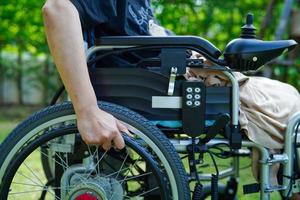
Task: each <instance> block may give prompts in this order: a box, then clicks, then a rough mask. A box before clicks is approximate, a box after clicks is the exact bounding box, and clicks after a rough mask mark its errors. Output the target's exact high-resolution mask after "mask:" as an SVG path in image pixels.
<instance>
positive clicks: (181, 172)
mask: <svg viewBox="0 0 300 200" xmlns="http://www.w3.org/2000/svg"><path fill="white" fill-rule="evenodd" d="M252 21H253V16H252V15H250V14H249V15H248V16H247V20H246V25H245V26H243V27H242V34H241V38H238V39H235V40H233V41H231V42H230V43H229V44H228V45H227V47H226V49H225V51H224V53H223V55H224V59H220V58H219V57H220V56H221V54H222V53H221V51H220V50H218V49H217V48H216V47H215V46H214V45H212V44H211V43H210V42H209V41H207V40H205V39H202V38H200V37H191V36H169V37H150V36H134V37H129V36H127V37H121V36H120V37H117V36H116V37H102V38H98V39H97V41H96V45H95V46H94V47H92V48H90V49H88V51H87V62H88V64H89V66H90V68H89V70H90V78H91V82H92V84H93V87H94V90H95V92H96V95H97V98H98V100H99V107H100V108H101V109H103V110H105V111H107V112H109V113H111V114H112V115H114V116H115V117H116V118H118V119H119V120H120V121H122V123H124V124H125V125H126V126H127V128H128V130H129V131H130V133H129V134H124V140H125V143H126V148H125V149H123V150H120V151H119V150H115V149H113V148H112V149H111V150H108V151H104V150H103V149H101V148H99V147H97V146H87V145H86V144H84V142H83V141H82V140H81V138H80V135H79V133H78V130H77V127H76V116H75V113H74V110H73V107H72V104H71V103H70V102H64V103H58V104H55V105H52V106H50V107H47V108H45V109H43V110H41V111H39V112H37V113H35V114H33V115H32V116H30V117H29V118H28V119H27V120H25V121H24V122H23V123H21V124H20V125H19V126H17V127H16V128H15V129H14V130H13V132H12V133H11V134H10V135H9V136H8V138H6V140H5V141H4V142H3V143H2V144H1V147H0V167H1V168H0V179H1V187H0V199H21V198H23V199H72V200H73V199H74V200H80V199H103V200H104V199H110V200H117V199H118V200H119V199H178V200H185V199H191V198H192V199H205V198H207V197H208V196H211V199H218V198H219V199H236V198H237V197H236V192H237V185H238V177H239V158H240V157H241V156H249V153H250V151H249V149H253V148H255V149H257V150H258V151H259V152H260V169H259V170H260V182H259V184H253V185H248V186H247V187H245V190H246V192H247V191H248V192H260V199H261V200H266V199H270V193H271V192H274V191H281V192H282V196H283V197H284V198H285V197H290V196H291V195H292V193H297V192H300V182H299V180H298V179H297V177H296V176H295V173H294V171H295V165H296V164H298V163H297V162H294V161H295V160H296V161H299V159H298V158H297V157H298V155H297V156H295V154H296V152H297V137H296V136H297V130H298V128H299V123H300V113H296V114H295V115H294V116H293V117H292V118H291V119H290V120H289V123H288V126H287V129H286V133H285V145H284V149H283V151H282V153H281V154H276V155H270V154H269V151H268V149H266V148H264V147H262V146H260V145H258V144H255V143H253V142H251V141H249V140H247V139H246V138H244V137H243V136H242V133H241V131H240V128H239V85H238V82H237V80H236V79H235V77H234V75H233V74H232V71H249V70H257V69H258V68H259V67H261V66H262V65H263V64H265V63H267V62H268V61H270V60H271V59H274V58H276V57H278V56H279V55H281V54H282V53H283V52H285V51H289V50H291V49H293V48H294V47H295V46H296V42H295V41H293V40H284V41H268V42H266V41H261V40H257V39H255V33H254V31H255V28H254V27H253V25H252ZM97 44H98V45H97ZM190 51H195V52H197V53H200V54H201V55H203V56H204V57H205V58H207V59H208V60H209V61H211V62H212V63H213V64H214V65H213V66H209V67H208V66H206V65H205V63H204V62H203V60H201V59H191V58H190V56H189V53H190ZM140 52H145V53H146V54H147V55H148V56H147V57H140V56H139V53H140ZM115 55H118V56H124V57H126V58H128V60H131V61H132V60H134V62H130V63H129V64H128V65H126V66H123V67H121V68H114V67H111V66H108V65H109V64H107V65H105V64H104V66H101V67H95V65H97V63H99V62H100V63H101V61H105V60H107V59H108V58H109V57H110V59H109V60H112V59H117V57H115ZM137 58H138V59H137ZM132 63H134V64H132ZM187 67H190V68H201V69H203V70H206V69H213V70H219V71H222V73H224V74H225V75H226V76H227V77H228V79H229V80H230V82H231V86H227V87H207V86H205V85H204V84H203V82H201V81H188V80H186V79H185V78H183V75H184V74H185V73H186V68H187ZM61 92H62V90H61V91H59V92H58V95H56V97H55V98H54V100H53V103H55V102H56V100H57V97H58V96H59V95H60V94H61ZM207 156H209V157H210V158H211V159H212V162H213V164H214V166H215V172H213V174H203V173H201V169H200V168H199V165H201V164H202V162H203V160H204V159H206V158H208V157H207ZM215 157H219V158H232V166H231V167H230V168H228V169H225V170H221V171H220V170H218V163H217V161H218V160H216V158H215ZM183 160H185V161H183ZM275 163H281V165H282V167H283V172H282V175H281V178H282V185H281V186H272V185H271V184H270V181H269V170H270V166H271V165H272V164H275ZM299 164H300V163H299ZM225 178H229V179H228V183H227V185H221V184H219V183H218V180H219V179H225ZM204 181H208V182H209V183H210V184H209V185H204V186H203V185H202V183H203V182H204Z"/></svg>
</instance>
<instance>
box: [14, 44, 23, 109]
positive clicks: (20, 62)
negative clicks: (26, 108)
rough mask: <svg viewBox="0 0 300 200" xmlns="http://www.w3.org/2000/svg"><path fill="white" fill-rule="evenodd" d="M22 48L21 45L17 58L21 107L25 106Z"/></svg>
mask: <svg viewBox="0 0 300 200" xmlns="http://www.w3.org/2000/svg"><path fill="white" fill-rule="evenodd" d="M22 54H23V52H22V47H21V45H20V46H19V48H18V58H17V76H16V81H17V90H18V102H19V104H20V105H24V101H23V86H22V79H23V58H22V56H23V55H22Z"/></svg>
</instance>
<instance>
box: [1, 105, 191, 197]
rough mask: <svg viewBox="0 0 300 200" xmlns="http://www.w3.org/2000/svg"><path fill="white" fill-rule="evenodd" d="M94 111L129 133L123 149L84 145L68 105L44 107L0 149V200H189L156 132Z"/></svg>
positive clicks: (119, 110) (118, 111) (138, 120)
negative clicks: (119, 123)
mask: <svg viewBox="0 0 300 200" xmlns="http://www.w3.org/2000/svg"><path fill="white" fill-rule="evenodd" d="M99 106H100V108H101V109H103V110H105V111H107V112H110V113H111V114H113V115H114V116H115V117H117V118H118V119H120V120H121V121H123V122H124V124H125V125H126V126H127V127H128V128H129V130H130V132H131V134H130V135H129V136H124V139H125V142H126V149H124V150H122V151H118V152H117V151H115V150H113V149H111V150H109V151H103V150H101V149H100V148H98V147H90V146H87V145H85V144H84V143H83V142H82V140H81V138H80V136H79V134H78V131H77V127H76V119H75V115H74V111H73V108H72V105H71V104H70V103H64V104H61V105H56V106H53V107H49V108H47V109H44V110H43V111H41V112H38V113H37V114H35V115H33V116H31V117H30V118H29V119H28V120H26V121H24V122H23V123H22V124H20V125H19V126H18V127H17V128H16V129H15V130H14V131H13V133H12V134H11V135H10V136H9V137H8V138H7V139H6V140H5V141H4V142H3V144H2V145H1V149H0V166H1V168H0V178H1V188H0V199H20V198H21V199H24V200H25V199H72V200H73V199H74V200H81V199H103V200H104V199H108V200H109V199H111V200H117V199H148V198H149V197H150V199H151V197H153V198H154V199H180V200H181V199H189V198H190V197H189V188H188V184H187V180H186V175H185V171H184V169H183V166H182V163H181V161H180V159H179V157H178V155H177V154H176V152H175V150H174V147H173V146H172V145H171V144H170V142H169V141H168V139H167V138H166V137H165V136H164V135H163V134H162V133H161V132H160V131H159V129H157V128H156V127H155V126H152V125H151V124H150V123H149V122H148V121H147V120H146V119H144V118H143V117H141V116H139V115H138V114H136V113H134V112H132V111H130V110H128V109H125V108H123V107H120V106H116V105H113V104H109V103H101V104H99ZM41 155H42V157H43V159H44V166H43V165H42V164H41V162H40V156H41ZM45 161H47V163H48V165H47V170H48V172H46V173H47V175H45V173H44V168H45Z"/></svg>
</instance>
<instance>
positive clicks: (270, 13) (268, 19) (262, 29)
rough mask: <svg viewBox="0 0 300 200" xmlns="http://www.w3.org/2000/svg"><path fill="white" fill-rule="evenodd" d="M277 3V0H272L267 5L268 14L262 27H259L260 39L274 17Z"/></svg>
mask: <svg viewBox="0 0 300 200" xmlns="http://www.w3.org/2000/svg"><path fill="white" fill-rule="evenodd" d="M276 3H277V2H276V0H271V1H270V2H269V4H268V6H267V9H266V16H265V18H264V20H263V21H262V23H261V26H260V29H259V34H258V37H259V38H260V39H263V38H264V36H265V32H266V29H267V27H268V26H269V24H270V22H271V20H272V18H273V11H274V7H275V5H276Z"/></svg>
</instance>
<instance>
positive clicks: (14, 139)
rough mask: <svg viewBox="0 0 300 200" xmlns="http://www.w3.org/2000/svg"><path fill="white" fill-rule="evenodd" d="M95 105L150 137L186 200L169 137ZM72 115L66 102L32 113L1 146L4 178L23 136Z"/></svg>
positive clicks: (115, 109) (123, 111)
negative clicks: (10, 156) (11, 154)
mask: <svg viewBox="0 0 300 200" xmlns="http://www.w3.org/2000/svg"><path fill="white" fill-rule="evenodd" d="M98 105H99V107H100V109H102V110H104V111H106V112H108V113H110V114H112V115H113V116H115V117H116V118H118V119H120V120H121V121H124V122H126V123H128V124H130V125H131V126H133V127H135V128H136V129H138V130H140V131H141V132H142V133H143V134H145V135H146V136H147V137H148V138H150V139H151V141H152V142H153V143H154V144H155V145H156V146H158V148H159V150H160V151H161V152H162V154H163V155H164V157H165V158H166V160H167V162H168V163H169V164H170V168H171V170H172V173H173V174H174V178H175V182H176V185H177V188H178V191H177V194H178V197H179V200H189V199H190V189H189V185H188V181H187V175H186V172H185V170H184V167H183V164H182V162H181V160H180V157H179V155H178V154H177V152H176V150H175V148H174V146H173V145H172V144H171V143H170V141H169V140H168V138H167V137H166V136H165V135H164V134H163V133H162V132H161V131H160V130H159V129H158V128H157V127H156V126H154V125H153V124H151V123H150V122H149V121H148V120H147V119H145V118H144V117H142V116H141V115H139V114H137V113H135V112H133V111H131V110H129V109H127V108H124V107H122V106H118V105H115V104H111V103H107V102H99V104H98ZM73 114H74V109H73V106H72V104H71V103H70V102H65V103H62V104H57V105H54V106H50V107H47V108H45V109H43V110H41V111H39V112H37V113H35V114H33V115H32V116H30V117H29V118H28V119H27V120H25V121H24V122H22V123H21V124H20V125H18V126H17V127H16V128H15V129H14V130H13V132H12V133H11V134H10V135H9V136H8V137H7V138H6V139H5V140H4V142H3V143H2V145H1V146H0V173H1V172H4V175H5V169H2V165H3V162H4V161H5V158H6V157H7V156H8V154H9V152H10V151H11V150H12V149H13V148H14V147H15V146H16V144H17V143H18V142H19V141H20V140H21V139H22V138H23V137H24V136H26V134H27V133H29V132H30V131H31V130H33V129H34V128H35V127H38V126H39V125H41V124H44V123H45V122H48V121H50V120H53V119H56V118H59V117H62V116H67V115H73ZM0 175H1V174H0ZM2 178H3V177H0V179H1V185H2ZM0 187H1V186H0Z"/></svg>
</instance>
